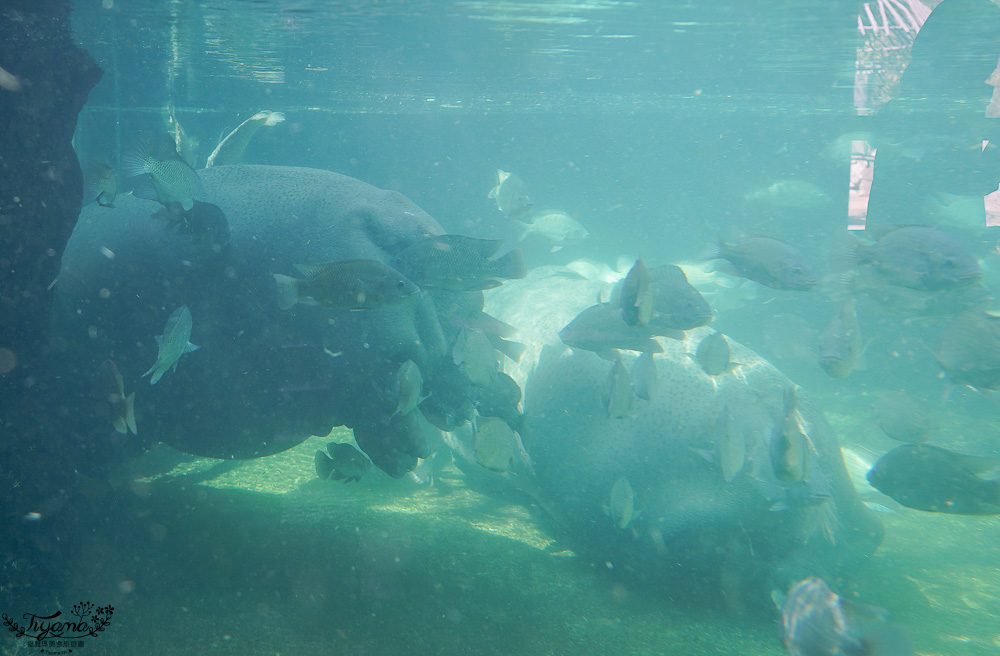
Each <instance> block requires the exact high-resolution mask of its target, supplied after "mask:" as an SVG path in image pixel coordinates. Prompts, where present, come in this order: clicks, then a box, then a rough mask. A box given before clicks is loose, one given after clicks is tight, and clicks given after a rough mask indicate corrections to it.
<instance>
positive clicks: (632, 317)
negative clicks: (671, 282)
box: [621, 257, 653, 326]
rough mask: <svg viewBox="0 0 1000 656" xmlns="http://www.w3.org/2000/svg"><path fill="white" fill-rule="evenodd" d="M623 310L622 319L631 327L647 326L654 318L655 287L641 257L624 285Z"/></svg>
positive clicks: (627, 276) (633, 266) (622, 295)
mask: <svg viewBox="0 0 1000 656" xmlns="http://www.w3.org/2000/svg"><path fill="white" fill-rule="evenodd" d="M621 310H622V319H624V320H625V323H627V324H628V325H630V326H635V325H639V326H645V325H647V324H649V320H650V319H651V318H652V317H653V286H652V283H651V282H650V277H649V271H648V270H647V269H646V265H645V264H643V262H642V258H641V257H640V258H639V259H638V260H636V261H635V264H633V265H632V268H631V269H629V272H628V274H626V276H625V281H624V282H623V283H622V291H621Z"/></svg>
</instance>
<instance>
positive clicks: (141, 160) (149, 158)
mask: <svg viewBox="0 0 1000 656" xmlns="http://www.w3.org/2000/svg"><path fill="white" fill-rule="evenodd" d="M152 163H153V147H152V145H151V144H150V143H149V142H146V141H143V142H141V143H139V145H137V146H136V147H135V149H134V150H132V151H130V152H128V153H125V155H124V156H122V164H121V170H122V173H123V174H124V175H125V177H127V178H134V177H137V176H140V175H145V174H146V173H149V168H150V165H151V164H152Z"/></svg>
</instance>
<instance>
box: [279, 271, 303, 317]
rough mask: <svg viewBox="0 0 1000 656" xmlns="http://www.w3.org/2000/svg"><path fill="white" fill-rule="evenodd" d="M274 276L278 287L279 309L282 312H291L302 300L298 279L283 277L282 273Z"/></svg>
mask: <svg viewBox="0 0 1000 656" xmlns="http://www.w3.org/2000/svg"><path fill="white" fill-rule="evenodd" d="M272 275H273V276H274V281H275V282H276V283H277V285H278V307H279V308H280V309H282V310H290V309H291V308H292V307H294V306H295V304H296V303H298V302H299V300H300V299H299V281H298V278H292V277H291V276H283V275H281V274H280V273H275V274H272Z"/></svg>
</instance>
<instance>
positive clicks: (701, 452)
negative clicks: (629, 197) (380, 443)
mask: <svg viewBox="0 0 1000 656" xmlns="http://www.w3.org/2000/svg"><path fill="white" fill-rule="evenodd" d="M606 287H607V284H606V283H603V282H601V281H588V280H584V279H582V278H580V277H579V276H571V275H566V272H565V270H562V269H559V268H556V267H548V268H543V269H537V270H534V271H532V273H531V274H530V275H529V276H528V278H526V279H525V280H521V281H514V282H510V283H507V284H505V285H504V286H503V287H501V288H499V289H497V290H492V291H490V292H488V293H487V295H486V306H485V310H486V311H487V312H489V313H490V314H492V315H494V316H496V317H497V318H499V319H501V320H502V321H505V322H507V323H510V324H512V325H514V326H517V327H518V328H519V333H518V340H519V341H522V342H523V343H524V344H525V345H526V346H527V350H526V351H525V354H524V355H523V356H522V358H521V359H520V361H519V362H518V363H510V362H508V363H507V366H506V367H505V369H506V372H507V373H508V374H509V375H511V376H512V377H513V378H514V379H515V380H516V381H517V382H518V383H519V384H520V385H521V387H522V389H523V390H524V401H523V407H524V412H525V422H524V423H525V427H524V430H523V432H522V436H523V438H524V443H525V444H526V445H528V449H529V455H530V458H531V462H532V465H533V472H534V480H533V481H532V482H531V484H530V485H527V484H526V483H525V481H524V480H521V481H518V482H517V486H518V489H519V490H520V491H524V490H525V489H530V491H531V494H532V496H534V497H536V499H538V501H539V503H540V505H541V506H542V507H543V508H545V509H546V510H547V511H549V512H550V514H552V515H554V517H555V518H556V521H557V522H558V523H560V524H563V525H564V528H566V529H568V531H569V533H570V534H571V535H573V536H574V537H575V539H576V541H575V543H574V545H573V546H574V547H575V548H578V549H579V550H581V551H582V552H585V553H587V554H588V555H589V556H590V557H593V558H595V559H597V560H598V562H607V563H609V564H611V565H612V566H613V567H614V568H615V569H616V570H621V569H624V570H625V571H627V572H632V573H635V574H636V575H638V577H640V578H642V579H644V580H647V581H652V582H653V583H654V585H657V586H660V585H661V584H666V583H675V584H681V585H683V586H684V587H683V588H677V589H684V590H686V591H688V590H702V591H705V592H707V593H711V592H712V591H715V592H716V593H719V592H721V593H722V594H723V595H724V596H727V597H729V598H730V599H732V598H740V599H744V600H746V601H749V602H750V603H759V604H763V605H766V604H768V603H770V602H769V600H768V594H769V592H770V590H771V589H772V588H776V589H780V590H784V589H786V588H787V586H788V585H789V584H790V583H793V582H794V581H796V580H799V579H801V578H803V577H805V576H808V575H833V574H835V573H838V572H840V571H841V570H842V569H843V568H844V567H848V566H850V565H851V564H856V563H857V562H859V561H861V560H862V559H863V558H864V557H865V556H867V555H868V554H870V553H871V552H872V551H873V550H874V549H875V548H876V547H877V546H878V544H879V543H880V541H881V537H882V526H881V523H880V522H879V520H878V518H877V517H875V515H874V514H873V513H872V512H871V511H870V510H869V509H868V508H867V507H866V506H865V505H864V504H863V503H862V502H861V501H860V500H859V498H858V496H857V494H856V493H855V491H854V488H853V486H852V484H851V481H850V478H849V476H848V473H847V471H846V469H845V467H844V464H843V459H842V457H841V453H840V449H839V445H838V443H837V439H836V435H835V434H834V432H833V430H832V429H831V428H830V426H829V424H828V423H827V421H826V419H825V418H824V417H823V413H822V412H821V411H820V410H819V408H817V407H816V405H815V404H814V403H812V402H811V401H810V399H809V396H808V394H807V393H805V392H804V391H803V390H802V388H797V387H795V386H794V383H792V382H791V381H790V380H789V379H788V378H786V377H785V376H784V375H783V374H782V373H781V372H780V371H778V370H777V369H776V368H775V367H774V366H773V365H771V364H770V363H768V362H766V361H764V360H763V359H762V358H760V357H759V356H758V355H756V354H755V353H753V352H752V351H750V350H749V349H747V348H746V347H744V346H742V345H740V344H738V343H736V342H734V341H730V345H731V348H732V351H733V358H734V359H735V360H737V361H739V362H740V363H741V365H740V367H738V368H737V369H735V370H733V371H731V372H729V373H725V374H723V375H720V376H709V375H707V374H705V373H704V372H703V371H702V369H701V367H700V366H699V365H698V364H697V362H695V360H694V358H692V357H691V356H692V354H693V353H694V351H695V350H696V349H697V346H698V344H699V342H700V341H701V340H702V338H703V337H704V336H705V335H707V334H709V333H710V332H711V329H710V328H707V327H702V328H697V329H694V330H691V331H688V333H687V336H686V339H684V340H683V341H677V340H672V339H661V340H659V341H660V344H661V345H662V347H663V352H662V353H656V354H654V355H653V360H654V363H655V366H656V374H657V387H658V389H657V393H656V395H655V396H653V397H652V400H641V399H639V400H636V401H635V402H634V405H633V408H632V410H631V412H630V413H629V414H628V415H627V416H625V417H609V416H608V413H607V412H606V410H605V408H604V407H603V404H602V388H603V387H604V386H605V384H606V380H607V376H608V363H607V361H606V360H602V359H601V358H600V357H598V355H596V354H595V353H592V352H589V351H583V350H577V349H571V348H569V347H567V346H565V345H563V344H562V343H561V342H560V340H559V338H558V332H559V331H560V329H561V328H562V327H563V326H564V325H566V324H567V323H569V322H570V321H571V320H572V319H573V318H574V317H575V316H576V314H577V313H579V312H580V311H581V310H583V309H584V308H586V307H588V306H589V305H591V304H592V303H593V299H594V298H595V297H596V296H597V294H598V293H599V292H603V293H605V294H606V292H607V290H606ZM638 357H640V355H639V354H638V353H634V352H630V351H622V352H621V358H622V362H623V363H624V364H625V365H626V366H627V367H628V368H630V369H631V367H632V366H633V364H634V362H635V360H636V359H637V358H638ZM791 389H794V390H795V395H796V398H797V403H796V407H795V413H794V414H795V416H794V420H795V422H796V423H797V426H798V427H799V429H800V430H801V431H803V433H804V434H805V435H807V436H808V442H809V445H810V446H809V450H810V452H809V454H808V456H809V457H808V459H807V463H808V464H807V465H806V466H807V473H806V476H805V480H804V481H800V482H797V483H794V484H785V483H782V482H781V481H780V480H779V479H778V477H776V476H775V473H774V471H773V468H772V464H771V458H770V453H769V447H770V442H771V439H772V436H773V435H774V434H775V433H780V432H781V430H782V427H783V426H784V425H785V422H786V421H787V419H788V417H787V413H788V411H787V408H786V401H785V397H786V394H787V393H788V392H789V390H791ZM727 415H728V420H727V421H723V422H720V421H719V417H725V416H727ZM720 426H721V428H720ZM734 441H742V447H743V448H742V449H740V450H734V449H732V445H733V443H734ZM731 453H738V454H740V455H742V457H743V458H744V459H745V461H744V462H743V463H741V464H742V466H737V465H734V463H732V462H728V461H729V460H731V459H732V458H731V457H730V456H729V454H731ZM460 455H461V454H460V453H457V455H456V463H458V464H460V465H462V466H463V467H464V468H467V469H469V470H472V467H467V466H466V463H464V462H463V461H462V459H461V458H459V457H458V456H460ZM737 464H740V463H737ZM724 465H725V469H727V470H728V471H724ZM734 472H735V473H734ZM478 475H479V474H478V473H477V476H478ZM622 477H625V478H627V480H628V481H629V483H630V485H631V488H632V490H633V491H634V506H635V509H636V511H637V512H641V515H639V516H638V517H637V518H633V519H632V520H631V522H630V523H629V525H628V530H626V531H622V530H621V528H619V527H618V526H616V525H615V522H614V521H613V520H612V518H611V517H609V516H608V515H607V512H606V508H607V503H608V498H609V494H610V493H611V491H612V489H613V488H614V485H615V482H616V481H618V480H620V479H621V478H622ZM727 479H728V480H727ZM664 589H666V590H668V591H669V590H670V589H674V588H673V587H671V586H668V587H665V588H664Z"/></svg>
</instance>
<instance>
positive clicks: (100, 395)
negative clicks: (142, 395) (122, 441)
mask: <svg viewBox="0 0 1000 656" xmlns="http://www.w3.org/2000/svg"><path fill="white" fill-rule="evenodd" d="M93 395H94V399H95V401H97V414H98V416H99V417H102V418H103V419H106V420H107V421H109V422H110V423H111V425H112V426H114V428H115V430H116V431H118V432H119V433H122V434H123V435H124V434H126V433H128V432H129V431H132V434H133V435H137V434H138V432H137V431H136V425H135V392H132V393H131V394H129V395H128V396H125V383H124V380H123V379H122V375H121V372H120V371H118V366H117V365H116V364H115V363H114V362H113V361H111V360H105V361H104V362H102V363H101V365H100V366H99V367H98V368H97V371H96V372H95V374H94V381H93Z"/></svg>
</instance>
